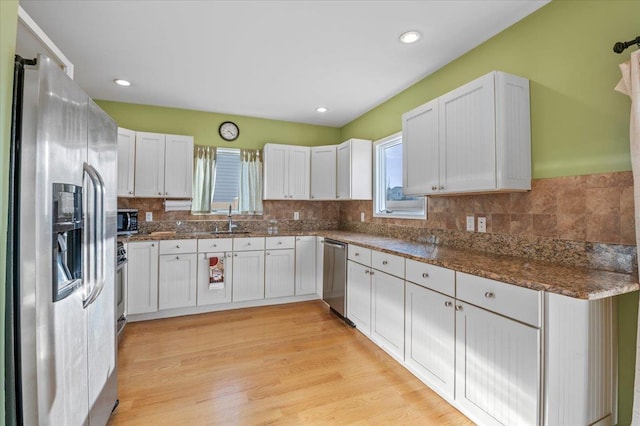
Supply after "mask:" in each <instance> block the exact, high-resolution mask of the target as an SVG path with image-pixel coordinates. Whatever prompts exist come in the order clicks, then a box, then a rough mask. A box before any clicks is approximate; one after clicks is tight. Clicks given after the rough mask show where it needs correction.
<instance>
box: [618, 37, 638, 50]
mask: <svg viewBox="0 0 640 426" xmlns="http://www.w3.org/2000/svg"><path fill="white" fill-rule="evenodd" d="M634 44H637V45H638V46H640V36H638V37H636V38H634V39H633V40H629V41H619V42H617V43H616V44H614V45H613V51H614V52H616V53H622V52H624V49H626V48H627V47H629V46H633V45H634Z"/></svg>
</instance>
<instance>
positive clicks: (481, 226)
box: [478, 217, 487, 232]
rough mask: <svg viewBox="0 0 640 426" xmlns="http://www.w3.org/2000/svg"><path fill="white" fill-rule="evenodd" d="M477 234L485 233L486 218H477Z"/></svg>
mask: <svg viewBox="0 0 640 426" xmlns="http://www.w3.org/2000/svg"><path fill="white" fill-rule="evenodd" d="M478 232H487V218H486V217H479V218H478Z"/></svg>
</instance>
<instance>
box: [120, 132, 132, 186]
mask: <svg viewBox="0 0 640 426" xmlns="http://www.w3.org/2000/svg"><path fill="white" fill-rule="evenodd" d="M135 160H136V132H134V131H132V130H129V129H123V128H122V127H118V197H133V191H134V187H133V182H134V181H133V178H134V173H135Z"/></svg>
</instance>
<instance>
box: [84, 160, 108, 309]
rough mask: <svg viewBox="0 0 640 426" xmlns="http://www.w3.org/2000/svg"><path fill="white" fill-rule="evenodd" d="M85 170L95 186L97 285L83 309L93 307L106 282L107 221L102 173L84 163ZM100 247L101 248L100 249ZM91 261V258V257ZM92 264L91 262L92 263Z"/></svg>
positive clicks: (94, 266)
mask: <svg viewBox="0 0 640 426" xmlns="http://www.w3.org/2000/svg"><path fill="white" fill-rule="evenodd" d="M83 169H84V171H85V173H86V174H87V176H89V179H91V183H92V185H93V218H94V220H93V224H92V225H93V228H94V230H93V238H94V241H93V250H94V253H93V262H92V263H93V265H91V266H93V269H94V271H93V272H94V276H95V277H96V285H95V286H94V287H93V288H92V289H91V291H90V293H89V295H88V296H87V298H86V299H85V300H84V301H83V302H82V306H83V307H85V308H86V307H87V306H89V305H91V304H92V303H93V302H94V301H95V300H96V299H97V298H98V296H100V293H101V292H102V289H103V288H104V280H105V254H104V238H105V227H106V220H105V215H104V192H105V188H104V180H103V179H102V176H100V173H98V171H97V170H96V169H95V168H94V167H93V166H92V165H90V164H87V163H84V165H83ZM98 245H99V246H100V247H99V248H98ZM89 258H90V259H91V256H89ZM90 263H91V262H90Z"/></svg>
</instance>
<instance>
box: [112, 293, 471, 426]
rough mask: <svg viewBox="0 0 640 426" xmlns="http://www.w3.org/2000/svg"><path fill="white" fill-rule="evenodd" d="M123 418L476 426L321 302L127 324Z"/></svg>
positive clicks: (121, 362) (117, 416)
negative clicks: (472, 425)
mask: <svg viewBox="0 0 640 426" xmlns="http://www.w3.org/2000/svg"><path fill="white" fill-rule="evenodd" d="M118 356H119V359H118V382H119V385H118V388H119V389H118V392H119V395H118V397H119V399H120V406H119V407H118V409H117V410H116V412H115V413H114V414H113V416H112V417H111V420H110V422H109V425H110V426H119V425H132V426H136V425H225V426H226V425H268V424H277V425H307V424H313V425H322V424H326V425H336V424H340V425H344V424H362V425H365V424H380V425H387V424H394V425H402V424H405V425H456V426H457V425H471V424H473V423H472V422H471V421H470V420H469V419H467V418H466V417H464V416H463V415H462V414H461V413H460V412H458V411H457V410H456V409H455V408H453V407H452V406H451V405H449V404H448V403H447V402H446V401H444V400H443V399H442V398H440V397H439V396H438V395H437V394H436V393H434V392H433V391H431V390H430V389H429V388H428V387H426V386H425V385H424V384H423V383H422V382H420V381H419V380H418V379H416V378H415V377H414V376H413V375H411V373H409V372H408V371H407V370H406V369H404V368H403V367H402V366H400V365H399V364H398V363H397V362H395V361H394V360H393V359H392V358H391V357H390V356H389V355H387V354H386V353H385V352H384V351H382V350H381V349H379V348H378V347H377V346H376V345H375V344H373V343H372V342H371V341H370V340H369V339H367V338H366V337H365V336H363V335H362V334H360V333H359V332H358V331H356V330H355V329H352V328H350V327H348V326H347V325H345V324H344V323H343V322H342V321H340V320H338V319H337V318H336V317H335V316H334V315H333V314H331V313H330V312H329V310H328V308H327V307H326V305H325V304H324V303H322V302H320V301H312V302H304V303H296V304H289V305H278V306H267V307H259V308H251V309H241V310H233V311H224V312H214V313H208V314H201V315H191V316H185V317H178V318H168V319H162V320H155V321H145V322H137V323H132V324H129V325H127V327H126V329H125V334H124V336H123V338H122V340H121V341H120V348H119V352H118Z"/></svg>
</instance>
